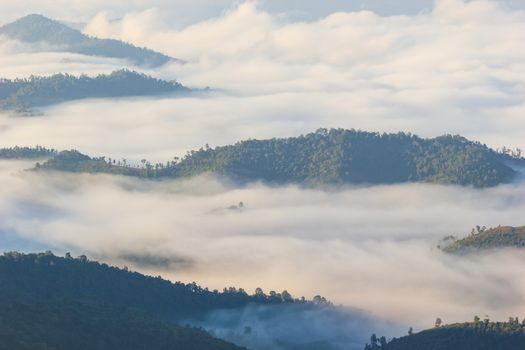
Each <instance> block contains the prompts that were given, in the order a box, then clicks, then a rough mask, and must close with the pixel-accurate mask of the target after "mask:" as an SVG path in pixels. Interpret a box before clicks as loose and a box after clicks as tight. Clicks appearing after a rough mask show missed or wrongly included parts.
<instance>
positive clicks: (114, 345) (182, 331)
mask: <svg viewBox="0 0 525 350" xmlns="http://www.w3.org/2000/svg"><path fill="white" fill-rule="evenodd" d="M40 349H53V350H71V349H76V350H93V349H99V350H106V349H107V350H180V349H185V350H241V349H244V348H240V347H237V346H235V345H233V344H230V343H227V342H225V341H222V340H219V339H216V338H213V337H212V336H211V335H209V334H208V333H206V332H204V331H202V330H199V329H196V328H191V327H182V326H178V325H175V324H172V323H169V322H165V321H162V320H159V319H157V318H155V317H152V316H149V315H147V314H145V313H142V312H139V311H137V310H132V309H129V308H123V307H116V306H113V305H109V304H96V303H92V302H80V301H71V300H55V301H51V302H47V303H36V304H20V303H15V304H11V305H0V350H40Z"/></svg>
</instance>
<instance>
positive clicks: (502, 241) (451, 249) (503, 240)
mask: <svg viewBox="0 0 525 350" xmlns="http://www.w3.org/2000/svg"><path fill="white" fill-rule="evenodd" d="M446 241H447V242H446V243H445V244H444V245H443V246H441V245H440V246H438V247H439V248H441V249H442V250H443V251H444V252H447V253H455V254H464V253H471V252H479V251H483V250H489V249H498V248H523V247H525V226H521V227H512V226H498V227H494V228H490V229H487V228H486V227H485V226H483V227H480V226H476V227H475V228H473V229H472V231H471V232H470V235H468V236H467V237H465V238H462V239H457V238H456V237H454V236H451V238H450V239H447V240H446Z"/></svg>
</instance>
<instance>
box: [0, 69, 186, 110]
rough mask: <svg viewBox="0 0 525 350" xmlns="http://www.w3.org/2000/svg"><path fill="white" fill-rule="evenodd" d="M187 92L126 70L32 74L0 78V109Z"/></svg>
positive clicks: (22, 108)
mask: <svg viewBox="0 0 525 350" xmlns="http://www.w3.org/2000/svg"><path fill="white" fill-rule="evenodd" d="M190 91H191V90H190V89H188V88H186V87H184V86H182V85H181V84H180V83H177V82H169V81H164V80H160V79H156V78H153V77H151V76H147V75H145V74H141V73H137V72H134V71H129V70H118V71H114V72H113V73H111V74H100V75H98V76H96V77H93V78H92V77H88V76H87V75H81V76H79V77H76V76H73V75H70V74H55V75H52V76H49V77H36V76H31V77H30V78H27V79H15V80H9V79H0V108H1V109H10V110H19V111H25V110H28V109H30V108H32V107H41V106H48V105H52V104H56V103H60V102H65V101H72V100H79V99H86V98H104V97H133V96H151V95H160V94H167V93H188V92H190Z"/></svg>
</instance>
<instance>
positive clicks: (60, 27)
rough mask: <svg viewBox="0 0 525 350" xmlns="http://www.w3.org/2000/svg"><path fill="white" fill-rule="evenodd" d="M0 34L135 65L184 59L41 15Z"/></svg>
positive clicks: (19, 22)
mask: <svg viewBox="0 0 525 350" xmlns="http://www.w3.org/2000/svg"><path fill="white" fill-rule="evenodd" d="M0 35H4V36H6V37H8V38H10V39H14V40H18V41H22V42H27V43H46V44H47V45H48V46H50V47H51V49H53V50H60V51H67V52H73V53H79V54H84V55H90V56H102V57H109V58H121V59H127V60H129V61H131V62H132V63H134V64H138V65H147V66H160V65H163V64H165V63H167V62H169V61H175V62H179V63H180V62H182V61H181V60H178V59H174V58H171V57H169V56H166V55H164V54H162V53H160V52H156V51H153V50H150V49H147V48H140V47H137V46H134V45H131V44H128V43H125V42H122V41H119V40H113V39H98V38H94V37H90V36H87V35H84V34H82V33H81V32H80V31H78V30H75V29H73V28H70V27H68V26H66V25H64V24H62V23H60V22H57V21H55V20H52V19H49V18H46V17H44V16H42V15H35V14H33V15H28V16H26V17H23V18H20V19H18V20H16V21H15V22H13V23H9V24H6V25H4V26H2V27H0Z"/></svg>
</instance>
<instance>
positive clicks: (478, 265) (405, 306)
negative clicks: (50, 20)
mask: <svg viewBox="0 0 525 350" xmlns="http://www.w3.org/2000/svg"><path fill="white" fill-rule="evenodd" d="M1 163H2V169H3V170H2V172H1V174H2V175H1V176H2V178H1V180H2V183H3V184H4V186H2V189H1V190H0V198H1V200H0V208H1V209H2V212H3V213H4V214H3V215H4V220H3V221H2V224H1V227H0V231H1V232H12V233H17V234H18V235H19V236H20V237H22V238H23V239H24V240H26V241H27V240H29V241H34V242H36V244H40V245H45V246H48V247H55V249H59V250H61V251H65V250H69V249H71V250H72V251H74V252H77V253H79V254H80V253H88V254H89V255H91V256H92V257H95V258H103V259H105V260H109V261H113V262H117V263H120V264H128V265H131V266H134V263H133V261H131V262H129V261H123V260H122V258H121V257H122V256H124V255H132V256H146V257H151V256H160V257H164V258H167V259H168V261H170V260H171V261H173V264H172V265H171V266H170V265H169V264H168V266H163V267H159V266H158V265H157V264H153V265H151V266H149V265H146V266H138V265H135V266H136V267H137V268H139V269H140V270H142V271H148V272H150V273H152V274H155V275H156V274H159V273H160V274H162V275H164V276H167V277H170V278H172V279H176V280H179V279H182V280H184V281H188V282H191V281H197V282H198V283H201V284H202V285H205V286H209V287H211V288H219V289H222V287H224V286H231V285H235V286H242V287H244V288H246V289H248V290H253V289H255V287H258V286H261V287H264V289H265V290H266V291H269V290H272V289H273V290H277V291H280V290H283V289H288V290H289V291H291V292H293V294H295V295H306V296H307V297H312V296H313V295H315V294H322V295H325V296H326V297H329V298H330V299H332V300H333V301H334V302H336V303H344V304H345V305H350V306H354V307H358V308H361V309H365V310H370V311H371V312H373V313H374V314H375V315H378V316H381V317H384V318H387V319H390V320H395V321H398V322H401V323H406V324H410V325H413V326H418V327H423V326H428V325H431V322H432V321H433V319H434V318H435V317H437V316H440V317H442V318H444V319H445V320H446V321H449V322H452V321H460V320H465V319H470V318H471V317H472V316H473V315H474V314H482V315H485V314H489V315H491V316H493V317H494V318H500V319H501V318H504V317H506V316H508V315H514V314H516V315H518V314H519V315H522V314H523V313H524V312H525V299H524V298H523V295H524V293H525V290H524V286H525V280H523V279H522V278H520V277H519V276H520V274H519V273H517V272H518V271H520V270H521V266H523V263H525V261H524V257H523V254H521V253H518V252H512V251H511V252H504V253H494V254H488V255H482V256H480V257H473V258H459V257H452V256H446V255H444V254H442V253H441V252H439V251H438V250H437V249H436V248H435V246H436V245H437V243H438V241H439V240H440V239H441V238H442V237H444V236H446V235H449V234H456V235H462V234H464V233H467V232H469V230H470V228H471V227H473V226H474V225H477V224H480V225H487V226H497V225H498V224H509V225H520V224H523V222H522V220H523V211H524V210H525V200H524V198H525V186H523V185H508V186H500V187H497V188H493V189H487V190H476V189H469V188H456V187H443V186H432V185H399V186H379V187H370V188H352V187H348V188H343V189H338V190H337V191H320V190H309V189H301V188H298V187H295V186H290V187H279V188H272V187H267V186H263V185H257V184H255V185H252V186H248V187H245V188H235V187H231V186H229V185H227V184H224V183H221V182H220V181H218V180H216V179H214V178H207V177H202V178H197V179H193V180H188V181H167V182H145V181H138V180H133V179H126V178H119V177H107V176H92V175H68V174H60V175H58V174H34V173H31V172H20V170H17V169H21V168H24V167H26V166H27V164H22V166H21V165H13V164H12V163H10V162H7V163H6V162H1ZM239 201H243V202H244V204H245V209H244V210H243V211H240V212H239V211H231V210H228V209H226V208H227V207H228V206H230V205H232V204H236V203H238V202H239ZM134 261H136V260H134Z"/></svg>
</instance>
